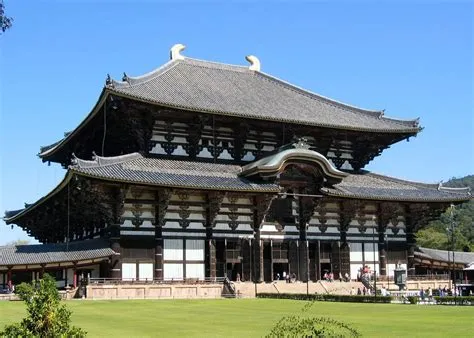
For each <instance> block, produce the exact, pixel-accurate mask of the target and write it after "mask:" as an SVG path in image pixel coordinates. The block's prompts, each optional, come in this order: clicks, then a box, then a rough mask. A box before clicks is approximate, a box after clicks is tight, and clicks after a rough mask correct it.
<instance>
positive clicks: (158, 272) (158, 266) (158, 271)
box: [153, 226, 163, 280]
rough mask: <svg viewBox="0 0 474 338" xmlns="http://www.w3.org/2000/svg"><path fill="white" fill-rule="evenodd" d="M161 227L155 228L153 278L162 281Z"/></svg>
mask: <svg viewBox="0 0 474 338" xmlns="http://www.w3.org/2000/svg"><path fill="white" fill-rule="evenodd" d="M162 229H163V228H162V227H161V226H155V273H154V276H153V277H154V278H155V279H157V280H163V234H162V231H163V230H162Z"/></svg>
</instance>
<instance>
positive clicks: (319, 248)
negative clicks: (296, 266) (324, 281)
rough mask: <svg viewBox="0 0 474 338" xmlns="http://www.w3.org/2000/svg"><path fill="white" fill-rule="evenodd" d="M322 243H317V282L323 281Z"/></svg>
mask: <svg viewBox="0 0 474 338" xmlns="http://www.w3.org/2000/svg"><path fill="white" fill-rule="evenodd" d="M321 278H322V276H321V241H319V240H318V241H317V242H316V280H321Z"/></svg>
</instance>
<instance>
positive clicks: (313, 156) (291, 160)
mask: <svg viewBox="0 0 474 338" xmlns="http://www.w3.org/2000/svg"><path fill="white" fill-rule="evenodd" d="M291 146H292V148H290V149H284V150H281V151H279V152H277V153H275V154H272V155H269V156H266V157H264V158H262V159H260V160H258V161H255V162H252V163H249V164H247V165H245V166H243V167H242V172H241V173H240V176H241V177H242V176H243V177H255V176H260V177H261V178H263V179H268V178H271V177H276V176H278V175H279V174H281V173H282V172H283V171H284V170H285V168H286V167H287V166H288V165H290V164H295V163H305V164H310V165H313V166H316V167H317V168H318V169H319V171H320V172H321V174H322V175H323V176H324V177H325V178H326V179H327V180H329V181H333V182H334V183H337V182H340V181H341V180H342V179H343V178H344V177H347V176H348V174H347V173H345V172H342V171H340V170H338V169H336V168H335V167H334V166H333V165H332V164H331V162H329V160H328V159H327V158H326V157H325V156H323V155H322V154H320V153H318V152H316V151H314V150H310V149H309V148H310V146H309V145H308V144H307V143H306V142H305V140H304V139H299V140H298V141H297V142H295V143H293V144H292V145H291Z"/></svg>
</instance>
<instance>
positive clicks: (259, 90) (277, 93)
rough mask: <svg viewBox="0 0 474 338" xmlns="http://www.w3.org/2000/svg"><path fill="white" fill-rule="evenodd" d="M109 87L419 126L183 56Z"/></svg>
mask: <svg viewBox="0 0 474 338" xmlns="http://www.w3.org/2000/svg"><path fill="white" fill-rule="evenodd" d="M109 90H111V91H112V92H115V93H118V94H123V95H127V96H130V97H134V98H138V99H142V100H145V101H149V102H152V103H157V104H163V105H166V106H171V107H177V108H181V109H188V110H195V111H202V112H210V113H216V114H223V115H233V116H240V117H248V118H257V119H264V120H273V121H283V122H293V123H302V124H307V125H317V126H322V127H331V128H342V129H350V130H365V131H386V132H409V133H416V132H418V131H419V126H418V121H417V120H407V121H403V120H396V119H390V118H385V117H383V112H382V111H370V110H365V109H360V108H356V107H354V106H350V105H347V104H343V103H340V102H338V101H334V100H331V99H328V98H326V97H323V96H320V95H317V94H314V93H312V92H309V91H306V90H304V89H301V88H299V87H296V86H294V85H291V84H289V83H287V82H284V81H282V80H279V79H277V78H274V77H272V76H270V75H267V74H265V73H262V72H259V71H252V70H249V69H248V68H247V67H242V66H232V65H225V64H218V63H214V62H208V61H201V60H196V59H190V58H186V59H184V60H177V61H170V62H168V63H167V64H165V65H164V66H162V67H160V68H158V69H157V70H156V71H153V72H151V73H148V74H146V75H144V76H141V77H137V78H133V77H127V78H126V81H123V82H118V81H112V83H111V84H110V85H109Z"/></svg>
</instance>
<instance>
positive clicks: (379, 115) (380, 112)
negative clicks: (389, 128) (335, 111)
mask: <svg viewBox="0 0 474 338" xmlns="http://www.w3.org/2000/svg"><path fill="white" fill-rule="evenodd" d="M255 73H256V74H258V75H260V76H262V77H265V78H267V79H269V80H272V81H275V82H276V83H279V84H280V85H283V86H285V87H287V88H289V89H292V90H295V91H297V92H298V93H300V94H302V95H306V96H308V97H311V98H316V99H318V100H322V101H324V102H326V103H328V104H332V105H336V106H339V107H341V108H343V109H347V110H351V111H356V112H358V113H362V114H366V115H369V116H371V117H376V118H381V119H384V120H390V121H393V122H396V123H399V124H401V125H403V126H407V125H408V126H411V127H413V126H415V127H418V122H419V118H416V119H413V120H403V119H396V118H391V117H385V116H384V113H385V109H382V110H371V109H365V108H361V107H358V106H355V105H352V104H348V103H345V102H342V101H339V100H335V99H332V98H330V97H327V96H324V95H321V94H318V93H315V92H313V91H311V90H308V89H305V88H303V87H300V86H297V85H294V84H292V83H290V82H288V81H285V80H282V79H280V78H278V77H276V76H273V75H270V74H268V73H265V72H262V71H255ZM415 122H416V123H415Z"/></svg>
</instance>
